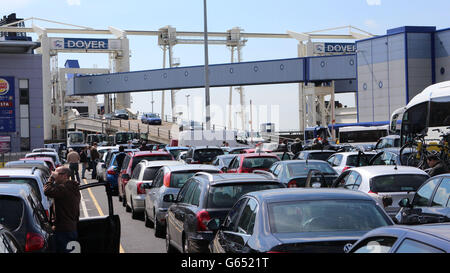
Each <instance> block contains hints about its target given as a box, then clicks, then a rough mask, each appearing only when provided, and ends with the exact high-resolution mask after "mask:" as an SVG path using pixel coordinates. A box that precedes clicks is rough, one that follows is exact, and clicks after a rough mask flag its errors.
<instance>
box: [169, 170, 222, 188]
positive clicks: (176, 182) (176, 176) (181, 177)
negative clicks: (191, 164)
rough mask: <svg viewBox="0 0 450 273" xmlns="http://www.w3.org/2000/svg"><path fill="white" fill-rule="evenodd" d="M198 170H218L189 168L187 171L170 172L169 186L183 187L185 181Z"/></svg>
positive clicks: (209, 171)
mask: <svg viewBox="0 0 450 273" xmlns="http://www.w3.org/2000/svg"><path fill="white" fill-rule="evenodd" d="M198 172H207V173H218V172H219V171H212V170H189V171H183V172H172V173H171V175H170V187H171V188H181V187H183V185H184V184H185V183H186V181H187V180H188V179H189V178H191V177H192V176H194V174H196V173H198Z"/></svg>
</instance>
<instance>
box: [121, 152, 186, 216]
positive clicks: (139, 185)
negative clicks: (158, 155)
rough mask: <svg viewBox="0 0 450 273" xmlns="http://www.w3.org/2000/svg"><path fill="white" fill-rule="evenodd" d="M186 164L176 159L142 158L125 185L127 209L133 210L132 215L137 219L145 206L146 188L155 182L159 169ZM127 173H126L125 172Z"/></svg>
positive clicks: (128, 210)
mask: <svg viewBox="0 0 450 273" xmlns="http://www.w3.org/2000/svg"><path fill="white" fill-rule="evenodd" d="M181 164H185V163H182V162H179V161H175V160H158V161H147V160H142V161H141V162H139V164H137V165H136V167H134V170H133V173H132V174H131V177H130V180H128V183H127V185H126V186H125V192H124V200H125V204H126V206H125V210H126V211H127V212H131V217H132V218H133V219H137V218H138V216H139V214H140V213H142V212H143V211H144V208H145V204H144V202H145V189H146V188H148V187H149V185H150V184H151V183H152V182H153V179H154V178H155V177H156V173H157V171H158V170H159V169H160V168H161V167H163V166H170V165H181ZM125 175H126V174H125ZM122 177H123V176H122Z"/></svg>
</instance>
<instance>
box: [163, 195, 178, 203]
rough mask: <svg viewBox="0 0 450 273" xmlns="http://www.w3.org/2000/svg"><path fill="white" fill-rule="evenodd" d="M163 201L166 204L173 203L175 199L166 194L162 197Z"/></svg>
mask: <svg viewBox="0 0 450 273" xmlns="http://www.w3.org/2000/svg"><path fill="white" fill-rule="evenodd" d="M163 201H164V202H166V203H175V198H174V196H173V194H166V195H164V197H163Z"/></svg>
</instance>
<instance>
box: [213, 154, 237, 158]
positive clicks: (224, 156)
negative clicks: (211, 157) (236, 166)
mask: <svg viewBox="0 0 450 273" xmlns="http://www.w3.org/2000/svg"><path fill="white" fill-rule="evenodd" d="M238 155H239V154H226V155H218V156H216V158H228V157H230V158H231V157H235V156H238Z"/></svg>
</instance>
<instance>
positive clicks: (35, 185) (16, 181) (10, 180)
mask: <svg viewBox="0 0 450 273" xmlns="http://www.w3.org/2000/svg"><path fill="white" fill-rule="evenodd" d="M0 183H14V184H28V185H30V186H31V188H32V189H33V190H34V192H35V193H36V196H37V197H38V198H39V200H42V196H41V191H40V189H39V185H38V182H37V181H36V180H34V179H32V178H11V177H8V178H0Z"/></svg>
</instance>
